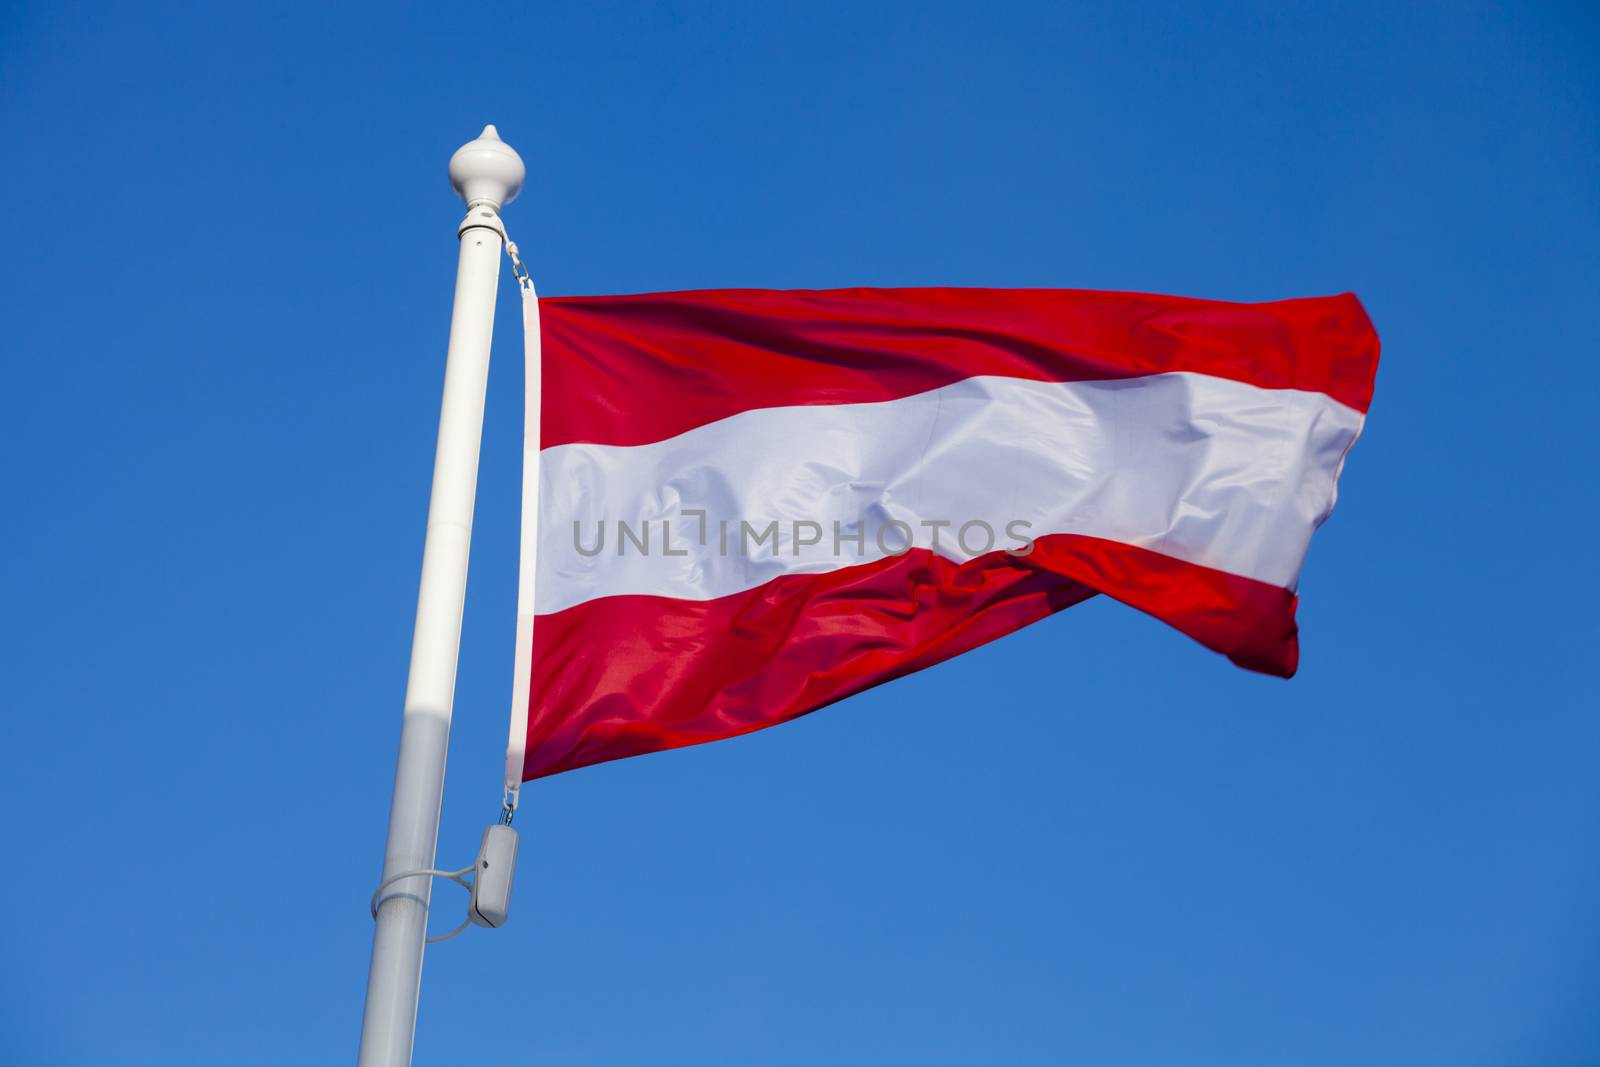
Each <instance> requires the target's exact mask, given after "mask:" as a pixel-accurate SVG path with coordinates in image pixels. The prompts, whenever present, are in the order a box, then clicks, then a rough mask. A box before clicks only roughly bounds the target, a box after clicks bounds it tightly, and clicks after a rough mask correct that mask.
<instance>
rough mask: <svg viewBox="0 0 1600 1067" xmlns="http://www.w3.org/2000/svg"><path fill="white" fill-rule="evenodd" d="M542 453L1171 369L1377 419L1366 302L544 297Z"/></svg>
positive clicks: (1001, 294)
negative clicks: (741, 416) (1018, 382)
mask: <svg viewBox="0 0 1600 1067" xmlns="http://www.w3.org/2000/svg"><path fill="white" fill-rule="evenodd" d="M539 312H540V328H541V334H542V339H543V345H544V360H543V389H544V403H543V411H542V417H541V436H542V439H541V446H542V447H545V448H549V447H551V446H554V445H562V444H569V443H572V442H580V441H581V442H588V443H594V444H614V445H636V444H646V443H648V442H651V441H659V440H662V439H664V438H667V437H672V436H674V435H676V434H679V433H683V432H684V431H685V430H690V429H693V428H694V427H696V426H701V425H704V424H705V423H708V422H714V421H716V420H717V419H722V418H726V417H727V416H729V415H735V414H738V413H739V412H741V411H748V410H751V409H753V408H766V407H783V406H790V405H800V404H849V403H862V402H870V401H881V400H894V399H897V398H899V397H903V396H910V395H913V394H916V393H921V392H926V391H927V390H929V389H936V388H938V387H940V386H943V385H949V384H951V383H953V382H958V381H961V380H962V379H964V378H971V377H975V376H978V375H1001V376H1006V377H1012V378H1024V379H1030V380H1035V381H1097V380H1104V379H1111V378H1129V377H1138V376H1141V375H1146V374H1159V373H1164V372H1170V371H1192V372H1197V373H1201V374H1210V375H1215V376H1217V377H1221V378H1231V379H1234V380H1237V381H1242V382H1249V383H1250V384H1252V385H1258V386H1261V387H1263V388H1268V389H1302V390H1307V391H1314V392H1321V393H1326V394H1327V395H1329V396H1331V397H1333V398H1334V399H1335V400H1338V401H1339V402H1341V403H1343V404H1346V405H1348V406H1349V407H1352V408H1355V409H1357V410H1359V411H1366V409H1367V405H1368V404H1369V403H1370V402H1371V399H1372V384H1373V378H1374V375H1375V374H1376V371H1377V361H1378V337H1377V334H1376V333H1375V332H1374V330H1373V328H1372V323H1371V321H1370V320H1369V319H1368V318H1367V315H1366V312H1365V311H1363V310H1362V308H1361V304H1360V302H1359V301H1358V300H1357V299H1356V298H1355V296H1354V295H1352V294H1349V293H1346V294H1343V295H1340V296H1329V297H1314V298H1310V299H1304V300H1280V301H1275V302H1272V303H1263V304H1233V303H1225V302H1222V301H1216V300H1194V299H1189V298H1186V297H1176V296H1151V295H1146V294H1141V293H1113V292H1095V291H1090V290H1074V289H950V288H932V289H820V290H811V289H797V290H769V289H708V290H701V291H696V292H683V293H643V294H638V295H634V296H583V297H554V298H545V299H542V300H540V301H539Z"/></svg>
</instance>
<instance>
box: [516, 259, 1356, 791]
mask: <svg viewBox="0 0 1600 1067" xmlns="http://www.w3.org/2000/svg"><path fill="white" fill-rule="evenodd" d="M527 318H528V322H527V326H528V330H529V394H530V395H529V420H530V423H529V433H530V437H529V446H528V447H529V451H528V476H527V481H526V484H525V494H526V495H527V497H528V499H527V500H525V509H526V511H527V517H526V518H525V533H524V545H523V553H524V571H523V590H522V596H523V605H522V609H521V611H522V619H521V624H520V625H519V633H518V670H517V687H518V689H517V693H516V695H515V697H514V704H513V720H514V721H513V724H512V737H511V745H510V754H509V757H508V766H507V772H508V779H509V781H510V783H511V784H513V785H515V784H516V783H517V782H519V781H520V780H522V779H528V778H537V777H541V776H544V775H549V774H555V773H558V772H560V771H565V770H571V769H573V768H576V767H581V766H585V765H588V764H593V763H599V762H602V761H605V760H611V759H617V758H620V757H624V756H632V755H637V754H640V753H645V752H652V751H657V750H660V749H666V748H673V747H677V746H681V745H690V744H696V743H699V742H703V741H712V740H716V739H719V738H725V737H731V736H733V735H736V734H740V733H745V732H747V731H750V730H755V729H759V728H760V727H763V726H769V725H772V724H774V723H778V722H782V721H785V720H787V719H792V718H794V717H796V716H798V715H802V714H805V713H806V712H809V711H814V710H816V709H817V708H819V707H822V706H823V705H825V704H828V703H831V702H833V701H836V700H839V699H840V698H842V697H845V696H848V695H850V694H851V693H855V692H858V691H860V690H862V689H865V688H867V687H869V686H872V685H877V684H879V683H881V682H885V681H888V680H890V679H892V678H896V677H898V676H900V675H904V674H908V673H910V672H912V671H916V670H920V669H921V668H923V667H927V666H929V665H931V664H934V663H938V662H939V661H941V660H944V659H947V658H948V657H950V656H953V655H956V654H958V653H960V652H964V651H966V650H968V649H970V648H973V647H975V646H976V645H979V644H982V643H983V642H986V641H990V640H993V639H994V638H996V637H1000V636H1002V635H1004V634H1007V633H1010V632H1011V631H1013V630H1016V629H1018V628H1019V627H1022V626H1025V625H1027V624H1028V623H1030V622H1034V621H1036V620H1038V619H1042V618H1044V617H1045V616H1047V615H1049V614H1051V613H1053V612H1055V611H1059V610H1061V609H1062V608H1064V607H1067V606H1069V605H1072V604H1076V603H1078V602H1080V601H1082V600H1084V599H1086V598H1088V597H1090V596H1093V595H1094V594H1096V593H1104V594H1106V595H1108V596H1111V597H1113V598H1115V599H1117V600H1120V601H1122V602H1124V603H1126V604H1128V605H1131V606H1132V607H1135V608H1137V609H1139V610H1141V611H1145V612H1148V613H1149V614H1151V615H1154V616H1155V617H1157V618H1159V619H1162V620H1164V621H1165V622H1167V623H1169V624H1171V625H1172V626H1174V627H1176V628H1177V629H1179V630H1181V631H1182V632H1184V633H1186V634H1188V635H1190V636H1191V637H1193V638H1195V639H1196V640H1198V641H1200V642H1201V643H1203V644H1205V645H1206V646H1208V647H1210V648H1213V649H1215V650H1217V651H1219V652H1222V653H1225V654H1226V655H1227V656H1228V657H1229V658H1231V659H1232V660H1233V661H1234V662H1236V663H1238V664H1240V665H1242V666H1245V667H1249V668H1251V669H1254V670H1259V671H1264V672H1267V673H1270V674H1277V675H1282V676H1284V677H1287V676H1289V675H1292V674H1293V673H1294V671H1295V667H1296V663H1297V659H1298V645H1297V638H1296V628H1295V621H1294V614H1295V603H1296V596H1295V587H1296V582H1297V579H1298V576H1299V573H1300V567H1301V563H1302V561H1303V560H1304V558H1305V553H1306V549H1307V546H1308V544H1309V542H1310V539H1311V534H1312V532H1313V531H1314V530H1315V529H1316V528H1317V526H1318V525H1320V524H1321V523H1322V521H1323V520H1324V519H1326V518H1327V516H1328V514H1329V512H1330V510H1331V509H1332V507H1333V502H1334V495H1335V482H1336V480H1337V478H1338V475H1339V472H1340V468H1341V466H1342V464H1343V462H1344V457H1345V455H1346V453H1347V452H1348V451H1349V449H1350V447H1351V445H1352V444H1353V443H1354V442H1355V440H1356V437H1357V435H1358V434H1359V433H1360V430H1361V425H1362V420H1363V418H1364V415H1365V412H1366V410H1367V406H1368V403H1369V402H1370V400H1371V396H1372V386H1373V378H1374V374H1375V372H1376V369H1377V359H1378V339H1377V336H1376V334H1375V333H1374V332H1373V329H1372V325H1371V323H1370V322H1369V321H1368V319H1367V316H1366V315H1365V313H1364V312H1363V311H1362V309H1361V306H1360V304H1359V303H1358V302H1357V300H1356V299H1355V297H1354V296H1350V295H1344V296H1336V297H1326V298H1317V299H1307V300H1289V301H1281V302H1277V303H1266V304H1230V303H1220V302H1215V301H1206V300H1191V299H1182V298H1177V297H1165V296H1147V295H1139V294H1129V293H1107V292H1082V291H1065V290H996V289H846V290H832V291H790V292H777V291H765V290H721V291H705V292H687V293H662V294H646V295H639V296H616V297H569V298H558V299H545V300H537V301H536V300H534V299H533V298H532V297H531V295H530V296H529V298H528V300H527ZM541 345H542V350H543V352H542V358H541V356H540V352H539V349H540V347H541ZM541 384H542V394H543V395H542V402H541V398H540V395H539V394H540V389H541ZM541 412H542V415H541ZM535 441H536V442H537V447H536V446H535V445H534V443H533V442H535ZM535 493H536V494H537V504H538V512H537V516H536V517H537V523H534V521H533V519H534V518H535V516H534V514H533V513H532V507H531V505H532V499H533V496H534V494H535ZM535 528H536V532H535Z"/></svg>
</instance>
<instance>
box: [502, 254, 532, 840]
mask: <svg viewBox="0 0 1600 1067" xmlns="http://www.w3.org/2000/svg"><path fill="white" fill-rule="evenodd" d="M506 255H508V256H510V257H511V273H512V274H515V275H516V276H517V284H518V285H520V286H521V287H522V289H523V291H524V292H529V291H532V289H533V276H532V275H530V274H529V273H528V267H527V265H526V264H524V263H523V262H522V257H521V256H519V255H517V242H515V241H513V240H512V239H511V238H509V237H507V238H506ZM506 822H507V823H508V824H509V823H510V822H511V820H510V819H507V820H506Z"/></svg>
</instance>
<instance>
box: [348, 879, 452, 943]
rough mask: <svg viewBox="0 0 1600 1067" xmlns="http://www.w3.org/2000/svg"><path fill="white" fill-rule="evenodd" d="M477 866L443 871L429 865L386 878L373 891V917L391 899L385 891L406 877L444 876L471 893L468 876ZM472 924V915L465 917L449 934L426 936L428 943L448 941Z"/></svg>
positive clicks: (375, 916)
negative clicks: (420, 869) (423, 868)
mask: <svg viewBox="0 0 1600 1067" xmlns="http://www.w3.org/2000/svg"><path fill="white" fill-rule="evenodd" d="M475 866H476V865H474V866H473V867H463V868H461V869H460V870H459V871H441V870H439V869H438V868H436V867H429V868H428V869H427V870H422V871H401V872H400V873H399V874H396V875H393V876H391V877H389V878H385V879H384V880H383V881H382V882H381V883H379V885H378V888H377V889H374V890H373V891H372V917H373V918H374V919H376V918H377V917H378V909H379V908H380V907H382V906H383V902H384V901H385V900H388V899H389V898H388V897H385V896H383V891H384V890H385V889H388V888H389V887H390V886H392V885H394V884H395V883H396V882H399V881H402V880H404V879H406V878H417V877H421V876H423V875H426V876H428V877H429V878H443V879H445V880H446V881H450V882H454V883H455V884H456V885H458V886H460V887H461V888H462V889H465V890H466V891H467V892H469V893H470V892H472V883H471V882H469V881H467V877H466V876H467V875H469V874H471V873H472V872H473V870H474V869H475ZM380 898H381V899H380ZM470 925H472V919H471V918H470V917H469V918H466V919H463V920H462V922H461V925H460V926H458V927H456V928H455V929H454V930H451V931H450V932H449V933H447V934H439V935H437V936H435V937H430V938H426V939H425V940H426V943H427V944H430V945H435V944H438V943H439V942H440V941H448V940H450V939H451V938H452V937H455V936H456V935H457V934H459V933H460V932H461V931H463V930H465V929H466V928H467V927H468V926H470Z"/></svg>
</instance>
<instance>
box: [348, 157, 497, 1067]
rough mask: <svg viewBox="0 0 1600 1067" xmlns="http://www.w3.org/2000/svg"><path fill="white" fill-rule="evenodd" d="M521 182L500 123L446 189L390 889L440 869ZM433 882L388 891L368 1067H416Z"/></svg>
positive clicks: (367, 1019) (364, 1057) (370, 986)
mask: <svg viewBox="0 0 1600 1067" xmlns="http://www.w3.org/2000/svg"><path fill="white" fill-rule="evenodd" d="M524 174H525V171H524V168H523V164H522V160H521V158H520V157H519V156H518V155H517V153H516V152H515V151H513V150H512V149H511V147H510V146H509V145H507V144H505V143H504V142H503V141H501V140H500V137H499V134H498V133H496V131H495V128H494V127H493V126H486V127H484V130H483V133H481V134H479V135H478V138H477V139H476V140H474V141H470V142H468V143H467V144H465V145H463V146H462V147H461V148H460V149H459V150H458V151H457V152H456V154H455V155H454V156H452V157H451V159H450V182H451V184H452V185H453V186H454V187H455V190H456V192H457V194H459V195H460V196H461V198H462V199H463V200H465V201H466V202H467V215H466V217H465V218H464V219H462V221H461V225H460V227H459V228H458V230H457V236H458V237H459V239H460V242H461V247H460V260H459V263H458V266H457V269H456V292H455V306H454V308H453V310H452V311H451V315H450V343H449V348H448V350H447V354H446V357H445V371H444V400H443V403H442V405H441V408H440V412H439V440H438V445H437V449H436V451H435V454H434V462H433V494H432V497H431V499H430V500H429V503H428V531H427V536H426V538H425V540H424V541H423V548H422V582H421V587H420V589H419V591H418V594H417V616H416V625H415V629H414V631H413V635H412V639H411V672H410V676H409V677H408V679H407V681H406V701H405V714H404V717H403V719H402V721H401V727H400V755H399V759H398V761H397V765H396V768H395V777H394V800H393V802H392V804H391V807H390V809H389V840H388V845H387V846H386V848H385V851H384V858H383V880H385V881H387V880H389V879H391V878H394V877H396V876H397V875H401V874H404V873H405V872H408V871H425V870H428V869H429V868H432V867H433V866H434V852H435V849H436V847H437V845H438V839H439V805H440V803H441V801H442V800H443V797H444V766H445V756H446V754H447V752H448V749H449V745H450V714H451V707H452V704H453V703H454V698H455V682H456V660H457V655H458V653H459V651H460V646H461V611H462V607H463V605H464V603H465V600H466V590H467V556H468V552H469V550H470V548H471V544H472V509H473V503H474V500H475V497H476V495H477V482H478V450H479V446H480V444H481V442H482V439H483V402H484V391H485V388H486V387H487V385H488V378H489V345H490V340H491V338H492V337H493V334H494V304H495V290H496V286H497V284H498V282H499V279H500V251H501V245H502V242H503V240H504V235H505V230H504V228H503V227H502V225H501V223H500V215H499V212H500V209H501V207H502V206H504V204H505V203H506V202H507V201H509V200H511V199H512V198H513V197H515V196H516V195H517V192H518V190H519V189H520V187H521V185H522V179H523V177H524ZM430 885H431V879H430V878H428V877H427V876H425V875H417V876H414V877H410V878H404V879H401V880H400V881H398V882H396V883H395V884H394V885H393V886H391V887H390V888H389V889H388V890H386V891H385V896H384V898H383V900H382V901H381V903H380V904H379V906H378V913H377V929H376V931H375V932H374V933H373V937H372V964H371V970H370V971H369V972H368V977H367V1001H366V1011H365V1013H364V1015H363V1017H362V1022H361V1053H360V1058H359V1063H360V1065H361V1067H406V1065H408V1064H410V1063H411V1047H412V1039H413V1036H414V1034H415V1031H416V1022H417V998H418V994H419V992H420V990H421V983H422V950H423V944H424V941H425V939H426V937H427V926H428V899H429V888H430Z"/></svg>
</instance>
